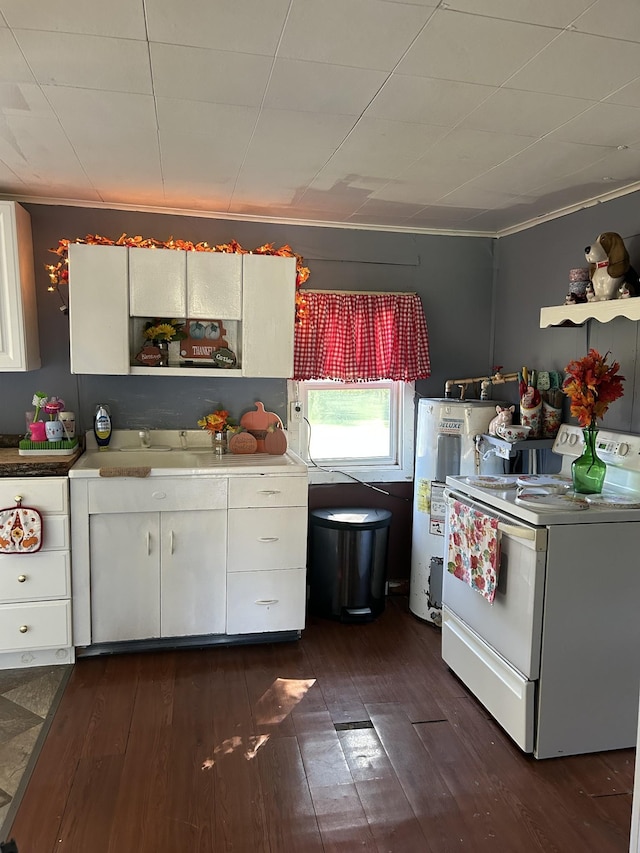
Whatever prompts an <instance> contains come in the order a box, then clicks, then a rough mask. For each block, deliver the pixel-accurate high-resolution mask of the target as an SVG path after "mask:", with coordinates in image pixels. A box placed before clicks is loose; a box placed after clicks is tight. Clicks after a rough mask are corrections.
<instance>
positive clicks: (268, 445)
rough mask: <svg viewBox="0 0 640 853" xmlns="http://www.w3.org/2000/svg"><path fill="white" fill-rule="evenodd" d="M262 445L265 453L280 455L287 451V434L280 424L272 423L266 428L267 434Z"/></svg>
mask: <svg viewBox="0 0 640 853" xmlns="http://www.w3.org/2000/svg"><path fill="white" fill-rule="evenodd" d="M264 446H265V450H266V451H267V453H270V454H271V455H272V456H282V454H283V453H286V452H287V436H286V434H285V431H284V430H283V429H282V427H281V426H280V424H272V425H271V426H270V427H269V429H268V430H267V435H266V436H265V439H264Z"/></svg>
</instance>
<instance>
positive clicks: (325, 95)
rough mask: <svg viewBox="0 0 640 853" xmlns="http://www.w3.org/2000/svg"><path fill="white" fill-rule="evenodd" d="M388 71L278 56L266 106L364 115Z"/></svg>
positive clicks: (333, 113) (302, 110) (335, 113)
mask: <svg viewBox="0 0 640 853" xmlns="http://www.w3.org/2000/svg"><path fill="white" fill-rule="evenodd" d="M386 77H387V75H386V74H385V73H384V72H383V71H371V70H369V69H365V68H347V67H345V66H342V65H328V64H327V63H322V62H302V61H298V60H293V59H277V60H276V63H275V66H274V69H273V76H272V78H271V81H270V83H269V88H268V90H267V95H266V98H265V106H266V107H269V108H272V109H281V110H300V112H315V113H331V114H332V115H360V113H362V112H363V111H364V110H365V109H366V107H367V106H368V104H369V103H370V102H371V100H372V98H373V97H374V96H375V94H376V92H377V91H378V90H379V89H380V87H381V86H382V84H383V83H384V81H385V79H386Z"/></svg>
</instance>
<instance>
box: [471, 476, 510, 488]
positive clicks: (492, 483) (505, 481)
mask: <svg viewBox="0 0 640 853" xmlns="http://www.w3.org/2000/svg"><path fill="white" fill-rule="evenodd" d="M467 483H469V485H470V486H478V488H480V489H515V487H516V481H515V479H514V478H513V477H488V476H483V475H481V474H472V475H469V476H468V477H467Z"/></svg>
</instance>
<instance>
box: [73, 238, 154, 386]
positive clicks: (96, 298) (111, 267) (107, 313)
mask: <svg viewBox="0 0 640 853" xmlns="http://www.w3.org/2000/svg"><path fill="white" fill-rule="evenodd" d="M140 251H142V250H140ZM150 254H151V253H150ZM128 266H129V250H128V249H127V248H126V247H125V246H91V245H84V244H83V243H71V244H70V246H69V344H70V350H71V372H72V373H99V374H102V373H113V374H121V373H129V290H128V287H127V275H128Z"/></svg>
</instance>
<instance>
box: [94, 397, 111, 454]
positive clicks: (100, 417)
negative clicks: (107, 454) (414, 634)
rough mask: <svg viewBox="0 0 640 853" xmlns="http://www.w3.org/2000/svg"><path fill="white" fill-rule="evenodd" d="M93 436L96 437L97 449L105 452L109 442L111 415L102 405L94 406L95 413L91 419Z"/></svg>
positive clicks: (107, 408)
mask: <svg viewBox="0 0 640 853" xmlns="http://www.w3.org/2000/svg"><path fill="white" fill-rule="evenodd" d="M93 434H94V435H95V437H96V443H97V445H98V447H99V449H100V450H106V449H107V448H108V447H109V442H110V441H111V413H110V411H109V407H108V406H105V405H104V404H103V403H99V404H98V405H97V406H96V413H95V415H94V417H93Z"/></svg>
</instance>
